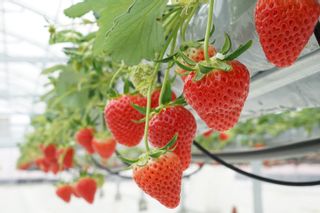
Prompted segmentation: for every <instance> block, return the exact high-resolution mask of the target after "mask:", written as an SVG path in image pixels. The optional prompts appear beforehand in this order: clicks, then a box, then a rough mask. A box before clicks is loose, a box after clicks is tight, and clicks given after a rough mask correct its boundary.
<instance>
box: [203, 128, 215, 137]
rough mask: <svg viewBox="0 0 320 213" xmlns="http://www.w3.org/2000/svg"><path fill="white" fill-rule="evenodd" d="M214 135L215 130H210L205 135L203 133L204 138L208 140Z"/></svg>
mask: <svg viewBox="0 0 320 213" xmlns="http://www.w3.org/2000/svg"><path fill="white" fill-rule="evenodd" d="M212 133H214V130H213V129H209V130H207V131H205V132H203V133H202V136H203V137H204V138H208V137H210V136H211V135H212Z"/></svg>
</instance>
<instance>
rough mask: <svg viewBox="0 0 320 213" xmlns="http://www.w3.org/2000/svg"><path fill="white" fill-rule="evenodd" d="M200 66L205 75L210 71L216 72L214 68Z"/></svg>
mask: <svg viewBox="0 0 320 213" xmlns="http://www.w3.org/2000/svg"><path fill="white" fill-rule="evenodd" d="M198 66H199V69H200V72H201V73H203V74H207V73H209V72H210V71H212V70H214V68H213V67H208V66H205V65H202V64H198Z"/></svg>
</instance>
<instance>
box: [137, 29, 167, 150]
mask: <svg viewBox="0 0 320 213" xmlns="http://www.w3.org/2000/svg"><path fill="white" fill-rule="evenodd" d="M172 38H173V35H171V36H170V37H169V38H168V40H167V42H166V44H165V46H164V48H163V49H162V51H161V52H160V54H159V58H158V60H161V59H162V58H163V56H164V54H165V52H166V50H167V49H168V46H169V44H170V43H171V41H172ZM160 64H161V63H159V62H156V63H155V67H154V73H153V76H152V81H151V83H150V85H149V87H148V92H147V108H146V116H145V118H146V122H145V126H144V135H143V140H144V144H145V147H146V150H147V152H148V153H149V152H150V147H149V143H148V130H149V119H150V111H151V94H152V88H153V84H154V83H155V80H156V77H157V73H158V70H159V68H160Z"/></svg>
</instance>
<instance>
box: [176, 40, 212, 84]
mask: <svg viewBox="0 0 320 213" xmlns="http://www.w3.org/2000/svg"><path fill="white" fill-rule="evenodd" d="M208 53H209V57H212V56H214V55H215V54H216V53H217V51H216V49H215V48H214V46H212V45H210V46H209V48H208ZM184 54H185V55H186V56H188V57H189V58H190V59H191V60H193V61H194V62H200V61H203V60H204V50H203V47H201V48H194V47H190V48H188V49H187V50H186V51H185V52H184ZM182 63H183V64H185V63H184V62H182ZM175 71H176V72H177V73H178V74H181V78H182V80H183V81H184V80H185V79H186V77H187V76H186V75H183V74H184V73H185V72H186V71H185V70H184V69H182V68H180V67H178V66H177V68H176V70H175Z"/></svg>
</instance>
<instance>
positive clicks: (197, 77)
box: [192, 72, 205, 81]
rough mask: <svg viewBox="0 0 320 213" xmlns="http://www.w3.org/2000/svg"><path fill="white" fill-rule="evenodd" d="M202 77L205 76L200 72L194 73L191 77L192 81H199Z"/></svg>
mask: <svg viewBox="0 0 320 213" xmlns="http://www.w3.org/2000/svg"><path fill="white" fill-rule="evenodd" d="M204 76H205V74H203V73H202V72H196V75H195V76H194V77H193V79H192V81H200V80H201V79H202V78H203V77H204Z"/></svg>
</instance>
